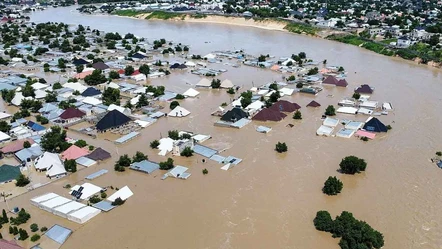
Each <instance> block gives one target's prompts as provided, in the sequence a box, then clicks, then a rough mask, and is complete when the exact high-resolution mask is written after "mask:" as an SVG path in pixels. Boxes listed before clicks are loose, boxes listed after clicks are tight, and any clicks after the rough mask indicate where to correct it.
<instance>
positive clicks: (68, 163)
mask: <svg viewBox="0 0 442 249" xmlns="http://www.w3.org/2000/svg"><path fill="white" fill-rule="evenodd" d="M64 168H65V169H66V171H67V172H72V173H74V172H77V162H76V161H75V160H74V159H70V160H64Z"/></svg>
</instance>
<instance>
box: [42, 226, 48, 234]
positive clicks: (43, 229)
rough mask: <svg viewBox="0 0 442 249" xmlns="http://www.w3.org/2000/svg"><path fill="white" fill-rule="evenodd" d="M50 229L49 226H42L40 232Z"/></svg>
mask: <svg viewBox="0 0 442 249" xmlns="http://www.w3.org/2000/svg"><path fill="white" fill-rule="evenodd" d="M47 230H48V228H47V227H42V228H40V232H42V233H43V232H46V231H47Z"/></svg>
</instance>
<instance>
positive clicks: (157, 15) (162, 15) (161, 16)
mask: <svg viewBox="0 0 442 249" xmlns="http://www.w3.org/2000/svg"><path fill="white" fill-rule="evenodd" d="M175 18H181V19H182V20H184V18H186V14H181V13H172V12H165V11H154V12H152V13H150V14H149V15H148V16H147V17H146V19H147V20H150V19H158V20H169V19H175Z"/></svg>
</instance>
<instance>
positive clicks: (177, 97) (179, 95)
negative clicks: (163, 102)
mask: <svg viewBox="0 0 442 249" xmlns="http://www.w3.org/2000/svg"><path fill="white" fill-rule="evenodd" d="M185 98H186V97H184V95H182V94H179V93H178V94H177V95H176V97H175V99H185Z"/></svg>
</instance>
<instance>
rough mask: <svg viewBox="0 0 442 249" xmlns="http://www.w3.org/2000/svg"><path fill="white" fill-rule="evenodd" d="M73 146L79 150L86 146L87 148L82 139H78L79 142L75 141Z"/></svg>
mask: <svg viewBox="0 0 442 249" xmlns="http://www.w3.org/2000/svg"><path fill="white" fill-rule="evenodd" d="M74 145H76V146H78V147H80V148H83V147H86V146H87V143H86V141H84V140H83V139H79V140H77V141H76V142H75V143H74Z"/></svg>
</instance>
